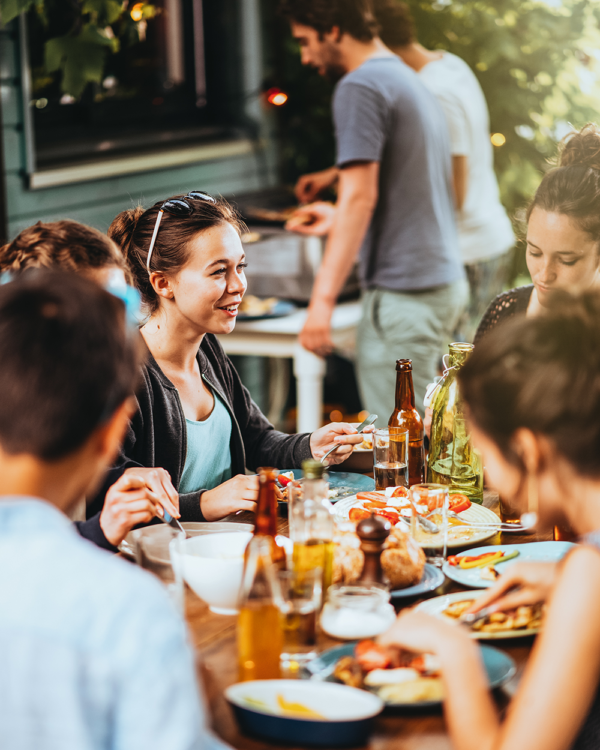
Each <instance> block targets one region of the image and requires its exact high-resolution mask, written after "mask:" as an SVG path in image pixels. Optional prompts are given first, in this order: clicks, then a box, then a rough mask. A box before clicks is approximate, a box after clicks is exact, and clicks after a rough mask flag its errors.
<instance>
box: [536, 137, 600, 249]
mask: <svg viewBox="0 0 600 750" xmlns="http://www.w3.org/2000/svg"><path fill="white" fill-rule="evenodd" d="M534 208H541V209H542V210H544V211H548V212H550V213H558V214H565V215H566V216H569V217H570V218H572V219H573V220H574V221H575V223H576V224H577V226H578V227H579V228H580V229H582V230H583V231H584V232H587V233H588V234H589V235H590V236H591V237H592V238H593V239H594V241H595V242H598V243H600V130H599V129H598V127H597V126H596V125H594V124H592V123H588V124H587V125H586V126H585V127H583V128H582V129H581V130H580V131H579V132H572V133H569V135H567V136H566V137H565V138H564V139H563V141H562V144H561V148H560V151H559V158H558V166H557V167H555V168H554V169H551V170H550V171H549V172H547V173H546V174H545V175H544V178H543V179H542V181H541V183H540V186H539V187H538V189H537V191H536V193H535V197H534V198H533V201H532V202H531V204H530V206H529V209H528V211H527V220H529V217H530V216H531V212H532V211H533V209H534Z"/></svg>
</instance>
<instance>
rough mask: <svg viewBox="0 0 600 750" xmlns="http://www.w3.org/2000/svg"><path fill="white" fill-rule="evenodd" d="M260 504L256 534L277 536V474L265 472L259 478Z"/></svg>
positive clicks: (256, 520) (257, 513)
mask: <svg viewBox="0 0 600 750" xmlns="http://www.w3.org/2000/svg"><path fill="white" fill-rule="evenodd" d="M259 482H260V487H259V490H258V503H257V508H256V519H255V527H254V533H255V534H264V535H267V536H272V537H273V538H275V537H276V536H277V497H276V495H275V472H274V471H263V472H261V474H260V477H259Z"/></svg>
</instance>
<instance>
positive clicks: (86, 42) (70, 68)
mask: <svg viewBox="0 0 600 750" xmlns="http://www.w3.org/2000/svg"><path fill="white" fill-rule="evenodd" d="M115 41H116V40H113V39H109V38H108V37H107V36H106V35H105V34H104V33H103V32H102V30H101V29H98V27H96V26H94V25H93V24H87V25H86V26H84V27H83V29H82V31H81V33H80V34H78V35H76V36H75V35H72V34H67V35H65V36H61V37H56V38H54V39H49V40H48V41H47V42H46V45H45V48H44V53H45V66H46V69H47V70H48V71H50V72H52V71H57V70H61V71H62V74H63V75H62V85H61V88H62V91H63V92H64V93H66V94H70V95H71V96H74V97H78V96H80V95H81V94H82V93H83V91H84V89H85V87H86V86H87V85H88V83H91V82H94V83H100V82H101V81H102V76H103V72H104V62H105V59H106V54H107V52H108V51H109V50H110V49H114V47H115Z"/></svg>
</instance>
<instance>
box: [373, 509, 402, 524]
mask: <svg viewBox="0 0 600 750" xmlns="http://www.w3.org/2000/svg"><path fill="white" fill-rule="evenodd" d="M373 513H375V515H376V516H381V517H382V518H386V519H387V520H388V521H389V522H390V523H391V524H392V525H393V526H395V525H396V524H397V523H398V521H399V520H400V514H399V513H396V511H395V510H387V509H386V510H384V509H383V508H375V510H374V511H373Z"/></svg>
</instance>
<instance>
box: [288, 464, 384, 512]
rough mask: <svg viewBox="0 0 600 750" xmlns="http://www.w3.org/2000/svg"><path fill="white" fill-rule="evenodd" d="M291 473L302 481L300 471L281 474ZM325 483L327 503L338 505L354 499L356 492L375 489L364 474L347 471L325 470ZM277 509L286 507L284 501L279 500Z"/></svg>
mask: <svg viewBox="0 0 600 750" xmlns="http://www.w3.org/2000/svg"><path fill="white" fill-rule="evenodd" d="M289 471H291V472H293V474H294V479H296V480H300V479H302V469H287V470H286V469H283V470H282V472H281V473H284V474H287V473H288V472H289ZM327 481H328V482H329V490H330V492H329V502H330V503H334V504H335V503H339V502H340V500H344V499H346V498H349V497H354V496H355V495H356V493H357V492H369V491H371V490H374V489H375V480H374V479H372V478H371V477H366V476H365V475H364V474H354V473H352V472H347V471H330V470H329V467H328V470H327ZM278 505H279V508H280V509H281V506H282V505H285V506H287V502H286V501H282V500H280V501H279V503H278Z"/></svg>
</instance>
